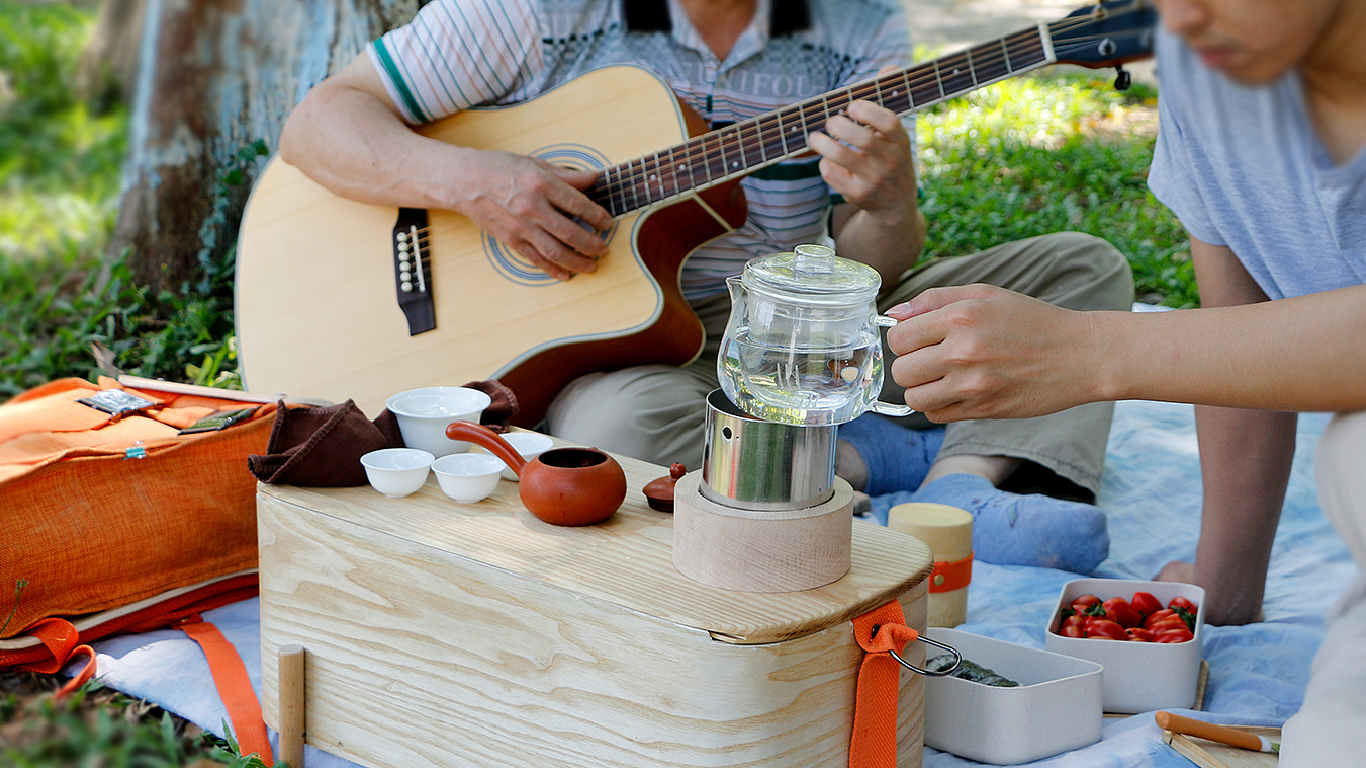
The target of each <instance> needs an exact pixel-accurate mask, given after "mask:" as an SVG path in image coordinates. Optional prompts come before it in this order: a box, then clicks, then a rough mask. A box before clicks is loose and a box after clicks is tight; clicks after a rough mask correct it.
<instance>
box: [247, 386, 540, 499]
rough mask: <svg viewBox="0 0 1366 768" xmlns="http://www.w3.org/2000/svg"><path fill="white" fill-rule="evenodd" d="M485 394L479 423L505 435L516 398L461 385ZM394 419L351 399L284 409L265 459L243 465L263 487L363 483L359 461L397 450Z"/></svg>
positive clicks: (251, 458) (500, 390)
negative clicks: (486, 404) (375, 453)
mask: <svg viewBox="0 0 1366 768" xmlns="http://www.w3.org/2000/svg"><path fill="white" fill-rule="evenodd" d="M464 386H466V387H469V388H471V389H477V390H479V391H481V392H484V393H486V394H487V395H488V396H489V397H490V399H491V400H492V402H491V403H490V404H489V407H488V408H485V409H484V413H483V415H482V416H480V419H479V421H480V423H481V424H483V425H484V426H486V427H489V428H490V429H492V430H493V431H495V432H506V431H508V425H509V423H510V422H511V421H512V417H513V416H515V415H516V414H517V396H516V395H514V394H513V392H512V390H510V389H508V388H507V387H506V386H504V385H503V383H502V382H500V381H496V380H492V379H490V380H488V381H473V382H470V383H469V384H466V385H464ZM402 447H403V437H402V435H401V434H400V433H399V429H398V418H397V417H395V416H394V414H393V412H391V411H390V410H389V409H387V408H386V409H384V412H383V413H381V414H380V415H379V417H378V418H376V419H375V420H374V421H371V420H370V419H368V418H366V416H365V414H364V413H362V412H361V409H360V408H359V407H357V405H356V404H355V402H354V401H352V400H347V401H346V402H344V403H342V404H340V405H329V406H319V407H315V406H305V407H296V408H287V407H285V404H284V403H283V402H281V403H280V407H279V410H277V411H276V413H275V424H274V425H273V426H272V428H271V433H270V442H269V444H268V445H267V446H266V454H265V455H255V454H253V455H251V456H248V457H247V466H248V467H249V468H250V469H251V473H252V474H253V475H255V476H256V479H257V480H260V481H261V482H264V483H276V484H280V483H282V484H287V485H300V486H312V487H342V486H353V485H365V484H366V482H368V481H367V480H366V478H365V467H363V466H361V463H360V457H361V456H364V455H365V454H367V453H369V452H370V451H377V450H379V449H381V448H402Z"/></svg>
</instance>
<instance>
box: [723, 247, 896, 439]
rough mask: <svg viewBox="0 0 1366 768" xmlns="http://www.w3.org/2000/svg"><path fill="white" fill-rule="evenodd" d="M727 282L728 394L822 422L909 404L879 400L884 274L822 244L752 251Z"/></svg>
mask: <svg viewBox="0 0 1366 768" xmlns="http://www.w3.org/2000/svg"><path fill="white" fill-rule="evenodd" d="M727 283H728V284H729V285H730V296H731V310H730V322H729V324H728V325H727V326H726V334H725V337H724V338H723V339H722V340H721V353H720V355H718V356H717V360H716V373H717V376H718V377H719V378H720V380H721V389H722V391H723V392H725V394H726V397H728V398H730V400H731V402H733V403H735V405H736V406H738V407H739V408H740V409H741V410H743V411H744V412H746V413H748V414H750V415H751V416H755V417H757V418H760V419H764V420H767V421H773V422H778V423H780V424H792V425H796V426H804V427H823V426H831V425H835V424H843V423H845V422H848V421H852V420H854V418H855V417H857V416H858V415H859V414H862V413H863V412H865V411H870V410H871V411H876V412H878V413H882V414H886V415H888V416H904V415H907V414H909V413H912V410H911V409H910V408H909V407H907V406H905V405H894V404H892V403H883V402H879V401H878V399H877V398H878V395H879V394H880V393H881V391H882V376H883V372H882V340H881V336H880V334H879V332H878V327H879V326H891V325H896V320H894V319H892V318H890V317H885V316H883V315H879V314H878V313H877V304H876V302H877V293H878V289H879V288H880V287H881V286H882V278H881V276H879V275H878V273H877V271H876V270H874V269H873V268H872V267H869V266H868V265H866V264H861V263H859V262H857V261H851V260H849V259H844V258H840V257H838V256H836V255H835V251H834V250H833V249H831V248H827V247H825V246H823V245H799V246H797V247H796V248H795V249H793V251H792V252H791V253H775V254H771V255H768V256H763V257H760V258H755V259H750V260H749V261H748V262H746V264H745V270H744V272H743V274H741V275H740V276H738V277H731V278H729V279H728V280H727Z"/></svg>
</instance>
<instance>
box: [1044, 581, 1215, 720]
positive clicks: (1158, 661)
mask: <svg viewBox="0 0 1366 768" xmlns="http://www.w3.org/2000/svg"><path fill="white" fill-rule="evenodd" d="M1135 592H1147V593H1149V594H1151V595H1152V596H1153V597H1156V598H1157V599H1158V600H1159V601H1160V602H1161V603H1162V605H1163V606H1164V607H1165V606H1166V605H1167V603H1169V602H1171V599H1172V598H1173V597H1178V596H1180V597H1184V598H1186V599H1187V600H1190V601H1191V602H1192V603H1195V606H1196V608H1197V609H1198V610H1197V613H1196V622H1195V639H1193V640H1187V641H1186V642H1184V643H1143V642H1133V641H1125V640H1102V639H1097V638H1090V637H1063V636H1062V635H1059V634H1057V633H1056V632H1053V631H1052V629H1053V627H1055V626H1057V624H1058V614H1059V612H1060V611H1061V610H1062V609H1063V608H1065V607H1066V606H1069V605H1071V604H1072V601H1073V600H1075V599H1077V598H1078V597H1081V596H1082V595H1086V594H1091V595H1095V596H1096V597H1099V598H1100V599H1101V600H1108V599H1110V598H1112V597H1122V598H1124V599H1125V600H1129V599H1131V598H1132V597H1133V596H1134V593H1135ZM1204 603H1205V590H1203V589H1201V588H1200V587H1197V586H1195V585H1194V584H1181V583H1179V582H1171V581H1122V580H1118V579H1077V580H1075V581H1069V582H1067V583H1066V584H1065V585H1063V588H1062V594H1061V595H1060V596H1059V597H1058V604H1057V605H1056V606H1055V607H1054V609H1053V613H1052V614H1051V615H1050V616H1049V618H1048V625H1047V627H1045V632H1044V638H1045V639H1044V647H1045V648H1047V649H1048V650H1050V651H1053V652H1054V653H1062V654H1066V655H1068V656H1075V657H1076V658H1079V659H1087V660H1088V661H1094V662H1096V663H1097V664H1100V665H1101V666H1102V667H1104V668H1105V711H1106V712H1115V713H1123V714H1133V713H1135V712H1149V711H1151V710H1154V709H1168V708H1177V709H1187V708H1190V707H1192V706H1193V705H1194V704H1195V694H1196V689H1197V687H1198V686H1199V683H1200V655H1201V648H1202V645H1201V642H1202V641H1201V631H1200V630H1201V626H1202V624H1203V619H1204V608H1203V606H1204Z"/></svg>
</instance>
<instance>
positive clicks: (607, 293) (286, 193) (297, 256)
mask: <svg viewBox="0 0 1366 768" xmlns="http://www.w3.org/2000/svg"><path fill="white" fill-rule="evenodd" d="M703 128H704V127H703V126H702V125H701V123H700V120H698V119H697V118H696V116H695V115H693V114H691V113H689V112H688V110H687V109H686V107H684V106H683V105H681V104H680V103H679V102H678V100H677V99H676V97H675V96H674V94H673V93H672V92H671V91H670V90H669V88H668V87H667V86H666V85H665V84H664V83H663V82H662V81H660V80H659V79H658V78H656V77H655V76H654V75H652V74H650V73H649V72H647V71H646V70H643V69H640V68H637V67H630V66H620V67H610V68H605V69H601V70H596V71H594V72H590V73H588V74H586V75H583V76H581V77H578V78H576V79H574V80H573V81H571V82H569V83H567V84H565V85H563V86H561V87H559V88H557V89H555V90H552V91H549V92H547V93H546V94H544V95H542V96H540V97H538V98H536V99H534V100H532V101H529V102H526V103H523V104H519V105H516V106H512V107H504V108H490V109H473V110H467V111H464V112H461V113H459V114H457V115H454V116H452V117H450V118H447V119H445V120H442V121H438V122H436V123H433V124H431V125H430V126H426V127H424V128H423V130H422V132H423V133H424V134H426V135H429V136H431V137H434V138H437V139H440V140H442V141H447V142H450V143H454V144H459V145H462V146H471V147H477V148H480V149H501V150H506V151H510V152H516V153H520V154H526V155H533V156H537V157H542V158H544V159H546V160H547V161H549V162H552V163H558V164H562V165H570V166H576V167H604V166H609V165H612V164H616V163H620V162H622V161H625V160H628V159H630V158H633V157H638V156H640V155H644V154H648V153H651V152H656V151H658V150H660V149H662V148H665V147H668V146H670V145H673V144H677V143H678V142H679V141H682V140H685V139H687V138H689V136H690V135H693V133H700V132H701V131H702V130H703ZM737 192H738V187H737V185H736V184H734V183H731V184H728V185H723V186H719V187H715V188H713V189H710V190H708V191H706V192H703V193H701V194H700V195H697V196H692V197H688V198H685V199H683V200H682V201H681V202H676V203H674V204H672V205H669V206H667V207H656V208H653V209H644V210H640V211H635V212H632V213H628V214H625V215H623V216H620V217H618V218H617V219H616V224H615V226H614V227H613V229H612V230H611V231H610V232H609V233H608V245H609V253H608V255H606V256H604V257H603V258H602V259H601V260H600V261H599V263H598V270H597V272H595V273H593V274H582V275H577V276H575V277H574V278H573V279H571V280H569V281H567V282H558V281H555V280H552V279H549V278H547V277H545V275H544V274H543V273H541V272H540V271H539V270H536V269H534V268H532V267H530V265H529V264H527V263H525V261H524V260H523V259H522V258H521V257H520V255H518V254H516V253H513V252H511V251H510V249H507V248H506V247H505V246H502V245H501V244H500V243H497V242H496V241H494V240H492V239H491V238H487V237H486V236H485V235H484V234H483V233H482V232H481V231H480V230H479V229H478V227H476V226H475V225H474V223H473V222H471V221H470V220H469V219H467V218H465V217H464V216H462V215H460V214H457V213H453V212H449V211H430V212H428V216H429V225H430V236H429V240H428V243H427V256H428V258H429V265H430V270H429V277H428V279H429V281H430V285H431V296H432V301H433V303H434V309H435V321H436V322H435V328H434V329H432V330H429V331H426V332H422V333H417V334H410V333H409V326H408V322H407V320H406V319H405V316H404V314H403V312H402V311H401V310H400V308H399V305H398V302H397V299H396V289H395V260H394V255H393V228H394V225H395V221H396V218H397V216H398V209H396V208H388V207H383V206H373V205H367V204H364V203H357V202H354V201H350V200H346V199H344V198H341V197H338V196H337V195H335V194H333V193H332V192H330V191H328V190H327V189H325V188H323V187H322V186H320V185H318V184H317V183H316V182H313V181H312V180H310V179H309V178H308V177H306V176H304V175H303V173H302V172H300V171H299V170H298V169H296V168H294V167H293V166H291V165H289V164H287V163H285V162H283V161H282V160H280V159H279V158H278V157H277V158H274V159H272V160H271V162H270V163H269V164H268V165H267V167H266V169H265V171H264V173H263V174H262V176H261V178H260V180H259V181H258V182H257V184H256V187H255V189H254V190H253V192H252V196H251V199H250V200H249V202H248V207H247V210H246V214H245V216H244V218H243V224H242V232H241V237H240V240H239V249H238V261H237V283H236V290H237V302H236V322H237V340H238V345H239V356H240V359H241V360H242V373H243V379H244V382H245V384H246V385H247V386H248V387H249V388H251V389H252V390H256V391H271V392H279V393H285V394H289V395H293V396H296V397H311V398H323V399H327V400H331V401H334V402H341V401H344V400H346V399H353V400H355V401H356V404H357V405H359V406H360V408H361V409H362V410H363V411H365V412H366V413H367V414H368V415H371V416H377V415H378V414H379V413H380V412H381V411H382V410H383V409H384V404H385V400H386V399H387V398H388V397H389V396H390V395H392V394H394V393H396V392H400V391H402V390H406V389H412V388H415V387H424V386H436V385H453V386H458V385H462V384H465V383H467V382H470V381H477V380H482V379H488V378H498V379H500V380H502V381H503V383H505V384H506V385H507V386H509V387H510V388H511V389H512V390H513V392H514V393H516V395H517V397H518V400H519V404H520V406H521V411H520V413H519V415H518V418H517V419H516V422H515V423H517V424H518V425H520V426H534V425H535V424H536V423H537V422H538V421H539V420H540V419H541V418H542V416H543V415H544V413H545V410H546V407H547V406H548V405H549V403H550V401H551V400H552V399H553V398H554V396H555V395H556V393H558V392H559V391H560V389H561V388H563V386H564V385H565V384H567V383H568V382H569V381H570V380H572V379H574V378H575V377H577V376H579V375H582V374H584V373H589V372H592V371H601V370H610V369H615V368H622V367H626V366H630V365H637V364H643V363H669V364H677V365H681V364H684V363H687V362H689V361H690V360H692V359H693V358H694V357H696V355H697V354H698V352H699V351H700V350H701V347H702V344H703V341H704V333H703V330H702V326H701V323H700V322H699V321H698V319H697V317H696V316H695V315H694V314H693V312H692V310H691V308H690V307H689V306H688V304H687V302H686V301H685V300H684V299H683V297H682V295H681V293H680V292H679V289H678V273H679V270H680V269H681V267H682V264H683V262H684V260H685V259H686V258H687V256H688V254H689V253H691V252H692V251H693V250H694V249H695V248H696V247H697V246H698V245H700V244H702V243H703V242H706V241H707V240H710V239H713V238H715V237H718V236H720V235H723V234H725V233H726V232H728V231H730V230H731V229H734V228H735V227H738V226H740V224H742V223H743V221H744V216H745V212H744V204H743V198H742V197H741V196H740V195H738V194H737ZM703 201H705V204H704V202H703Z"/></svg>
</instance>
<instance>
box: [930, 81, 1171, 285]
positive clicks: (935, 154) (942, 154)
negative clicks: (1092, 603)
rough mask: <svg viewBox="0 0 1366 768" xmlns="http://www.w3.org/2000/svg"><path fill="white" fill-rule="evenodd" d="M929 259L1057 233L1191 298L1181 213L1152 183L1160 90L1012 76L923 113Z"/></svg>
mask: <svg viewBox="0 0 1366 768" xmlns="http://www.w3.org/2000/svg"><path fill="white" fill-rule="evenodd" d="M916 134H917V138H918V144H919V148H920V155H921V159H922V160H921V162H922V165H923V170H922V172H921V179H922V186H923V191H924V195H925V198H924V201H923V203H922V207H923V208H924V210H925V215H926V216H927V217H928V218H929V220H930V222H931V228H930V233H929V242H928V243H927V244H926V256H927V257H929V256H936V255H957V254H963V253H971V252H973V251H977V250H981V249H982V248H985V247H988V246H991V245H994V244H996V243H1001V242H1006V241H1010V240H1018V239H1022V238H1026V237H1033V236H1035V235H1041V234H1045V233H1048V232H1057V231H1060V230H1077V231H1082V232H1088V233H1090V234H1093V235H1096V236H1099V237H1103V238H1105V239H1107V240H1109V241H1110V242H1111V243H1113V244H1114V245H1115V246H1116V247H1117V248H1119V250H1120V251H1121V252H1123V253H1124V254H1126V255H1127V256H1128V257H1129V262H1130V265H1131V266H1132V268H1133V271H1134V281H1135V285H1136V288H1137V292H1138V295H1139V297H1140V298H1141V299H1143V300H1145V301H1149V302H1151V303H1162V304H1166V305H1169V306H1174V307H1189V306H1195V305H1196V304H1198V296H1197V294H1196V291H1195V285H1194V283H1195V281H1194V273H1193V271H1192V268H1191V265H1190V255H1189V247H1188V246H1187V240H1186V235H1185V231H1184V230H1183V229H1182V227H1181V225H1180V222H1178V221H1177V220H1176V218H1175V217H1174V216H1173V215H1172V214H1171V213H1170V212H1169V211H1167V209H1166V208H1165V207H1164V206H1163V205H1162V204H1161V203H1159V202H1158V201H1157V200H1156V199H1155V198H1154V197H1153V195H1152V193H1151V192H1149V191H1148V187H1147V169H1148V164H1149V162H1150V160H1151V158H1152V151H1153V143H1154V140H1155V136H1156V94H1155V92H1154V91H1153V90H1152V89H1151V88H1150V87H1146V86H1143V85H1141V84H1135V85H1134V87H1133V88H1131V89H1130V90H1129V91H1127V92H1121V91H1116V90H1114V89H1113V88H1112V87H1111V85H1110V84H1109V82H1108V81H1106V80H1103V79H1100V78H1098V77H1096V76H1094V75H1091V74H1089V73H1088V74H1075V73H1063V74H1052V75H1041V76H1033V77H1025V78H1018V79H1015V80H1009V81H1005V82H1002V83H998V84H996V85H992V86H988V87H987V88H984V89H981V90H978V91H976V92H974V93H972V94H969V95H968V96H966V97H963V98H959V99H954V100H952V101H949V102H947V103H945V104H942V105H940V106H938V107H936V108H933V109H931V110H927V111H926V112H925V113H923V114H921V115H920V116H919V117H918V119H917V121H916Z"/></svg>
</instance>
